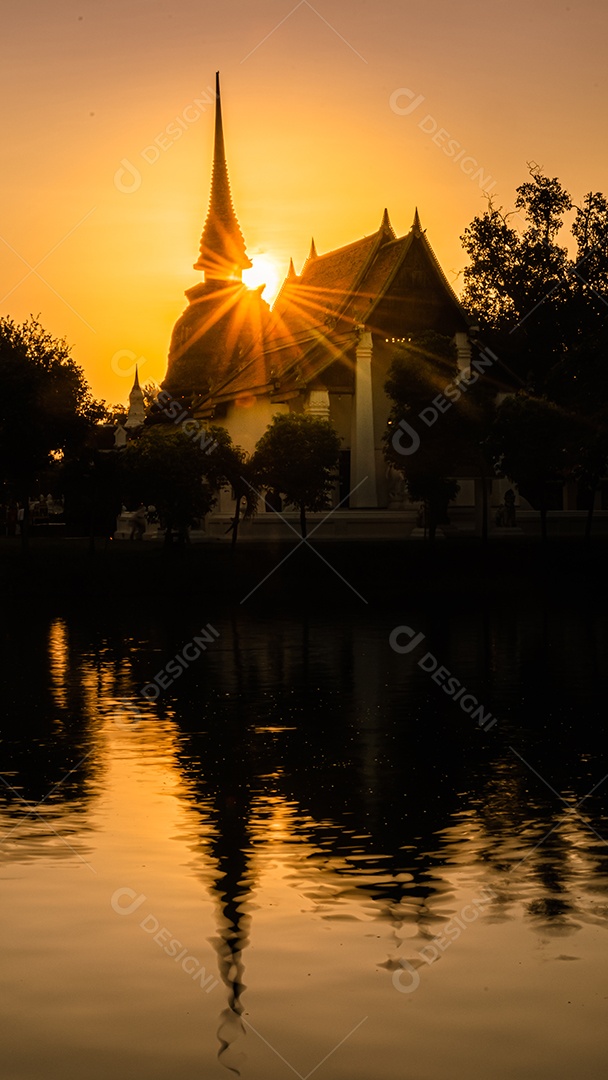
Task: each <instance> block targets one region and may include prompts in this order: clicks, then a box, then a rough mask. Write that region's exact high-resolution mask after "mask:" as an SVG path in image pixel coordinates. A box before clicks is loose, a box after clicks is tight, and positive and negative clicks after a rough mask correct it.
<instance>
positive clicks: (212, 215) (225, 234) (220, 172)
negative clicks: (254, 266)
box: [194, 71, 251, 280]
mask: <svg viewBox="0 0 608 1080" xmlns="http://www.w3.org/2000/svg"><path fill="white" fill-rule="evenodd" d="M215 95H216V100H215V145H214V151H213V172H212V175H211V195H210V198H209V210H208V212H207V220H206V221H205V227H204V229H203V235H202V237H201V248H200V255H199V258H198V261H197V262H196V263H195V264H194V269H195V270H204V271H205V279H209V278H212V279H214V280H229V279H234V278H237V279H240V277H241V273H242V271H243V270H247V269H248V268H249V267H250V266H251V262H250V260H249V259H248V258H247V252H246V250H245V241H244V239H243V234H242V232H241V229H240V226H239V223H238V221H237V217H236V214H235V212H234V207H233V205H232V195H231V193H230V180H229V178H228V166H227V165H226V151H225V147H224V126H223V123H222V102H221V97H220V73H219V71H217V72H216V74H215Z"/></svg>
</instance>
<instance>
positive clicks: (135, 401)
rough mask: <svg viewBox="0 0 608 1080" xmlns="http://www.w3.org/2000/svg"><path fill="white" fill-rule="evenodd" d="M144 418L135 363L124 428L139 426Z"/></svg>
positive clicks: (143, 407)
mask: <svg viewBox="0 0 608 1080" xmlns="http://www.w3.org/2000/svg"><path fill="white" fill-rule="evenodd" d="M145 419H146V407H145V404H144V395H143V394H142V392H141V387H140V385H139V372H138V370H137V364H136V365H135V378H134V380H133V386H132V388H131V393H130V394H129V411H128V413H127V419H126V420H125V424H124V426H125V428H127V430H129V431H130V430H132V429H133V428H140V427H141V426H142V424H143V422H144V420H145Z"/></svg>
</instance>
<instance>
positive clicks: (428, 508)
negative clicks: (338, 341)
mask: <svg viewBox="0 0 608 1080" xmlns="http://www.w3.org/2000/svg"><path fill="white" fill-rule="evenodd" d="M458 375H459V372H458V365H457V360H456V349H455V346H454V344H453V342H452V341H451V340H450V339H449V338H447V337H444V336H443V335H442V334H436V333H434V332H431V331H427V332H424V333H421V334H418V335H415V336H414V335H412V337H411V338H410V339H409V341H408V342H407V343H404V344H403V345H401V346H400V347H399V348H398V349H397V350H396V352H395V357H394V359H393V362H392V364H391V368H390V371H389V376H388V380H387V382H386V385H385V390H386V393H387V394H388V396H389V397H390V398H391V399H392V401H393V407H392V409H391V412H390V416H389V420H388V428H387V431H386V432H385V435H384V455H385V458H386V460H387V461H388V462H390V464H391V465H393V467H394V468H396V469H398V470H399V471H400V472H401V473H402V474H403V476H404V479H405V483H406V487H407V492H408V495H409V497H410V499H412V500H413V501H414V502H422V503H423V504H424V509H425V519H426V521H427V523H428V528H429V540H430V541H431V542H432V541H433V539H434V537H435V533H436V530H437V526H438V525H440V524H442V523H443V522H445V521H446V520H447V508H448V504H449V503H450V502H451V501H452V500H453V499H455V498H456V495H457V494H458V492H459V490H460V488H459V485H458V484H457V482H456V480H454V479H453V470H454V466H455V464H458V463H459V459H462V457H463V455H464V454H465V451H466V453H468V452H469V449H470V448H469V447H468V446H467V443H466V434H467V430H468V429H467V428H466V423H465V415H466V405H465V398H464V395H462V392H460V393H459V392H458V389H457V386H456V383H457V380H458ZM446 387H454V388H455V389H454V391H453V396H451V397H445V396H444V395H443V394H441V393H440V392H441V391H442V390H444V389H445V388H446ZM456 394H458V397H456ZM439 396H441V397H442V398H443V399H444V401H443V402H442V407H441V411H440V410H439V408H438V407H436V405H434V404H433V399H437V398H438V397H439ZM445 403H447V407H446V408H445V412H444V404H445ZM401 433H404V435H403V436H402V434H401ZM469 435H470V431H469Z"/></svg>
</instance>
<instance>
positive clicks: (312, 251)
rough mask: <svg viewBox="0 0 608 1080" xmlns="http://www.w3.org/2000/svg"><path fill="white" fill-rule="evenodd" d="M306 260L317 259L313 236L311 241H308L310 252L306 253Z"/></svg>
mask: <svg viewBox="0 0 608 1080" xmlns="http://www.w3.org/2000/svg"><path fill="white" fill-rule="evenodd" d="M308 258H309V259H316V258H317V249H316V247H315V238H314V236H313V238H312V240H311V241H310V251H309V252H308Z"/></svg>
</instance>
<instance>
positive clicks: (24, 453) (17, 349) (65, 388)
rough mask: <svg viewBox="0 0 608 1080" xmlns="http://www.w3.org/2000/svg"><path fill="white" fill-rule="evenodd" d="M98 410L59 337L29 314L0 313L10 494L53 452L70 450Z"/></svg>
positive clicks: (0, 425)
mask: <svg viewBox="0 0 608 1080" xmlns="http://www.w3.org/2000/svg"><path fill="white" fill-rule="evenodd" d="M103 416H104V408H103V405H102V404H101V403H99V402H97V401H95V400H94V398H93V396H92V394H91V391H90V389H89V386H88V384H87V382H86V379H85V377H84V374H83V371H82V369H81V368H80V367H79V366H78V365H77V364H76V363H75V361H74V360H73V359H72V357H71V356H70V348H69V346H68V345H67V344H66V342H65V341H62V340H59V339H57V338H54V337H52V335H51V334H49V333H48V332H47V331H46V330H44V328H43V327H42V326H41V325H40V323H39V322H38V321H37V319H34V318H33V317H31V318H30V319H28V320H27V322H25V323H23V324H21V325H19V324H17V323H15V322H14V321H13V320H12V319H10V318H3V319H0V460H1V461H2V466H1V467H2V470H3V473H4V476H3V480H4V482H5V483H6V484H7V486H8V488H9V491H11V492H12V493H13V494H14V495H15V497H17V498H20V499H21V500H24V499H26V498H27V496H28V495H29V494H30V492H31V489H32V486H33V485H34V483H35V481H36V478H37V475H38V473H39V472H40V471H41V470H43V469H44V468H45V467H46V466H48V464H49V462H50V461H51V460H52V459H53V458H60V457H63V456H65V455H68V454H71V453H76V452H77V451H78V449H79V447H80V446H82V445H83V444H84V442H85V440H86V438H87V435H88V434H89V432H90V430H91V426H92V425H93V424H94V423H95V422H97V421H99V420H101V419H102V418H103Z"/></svg>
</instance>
